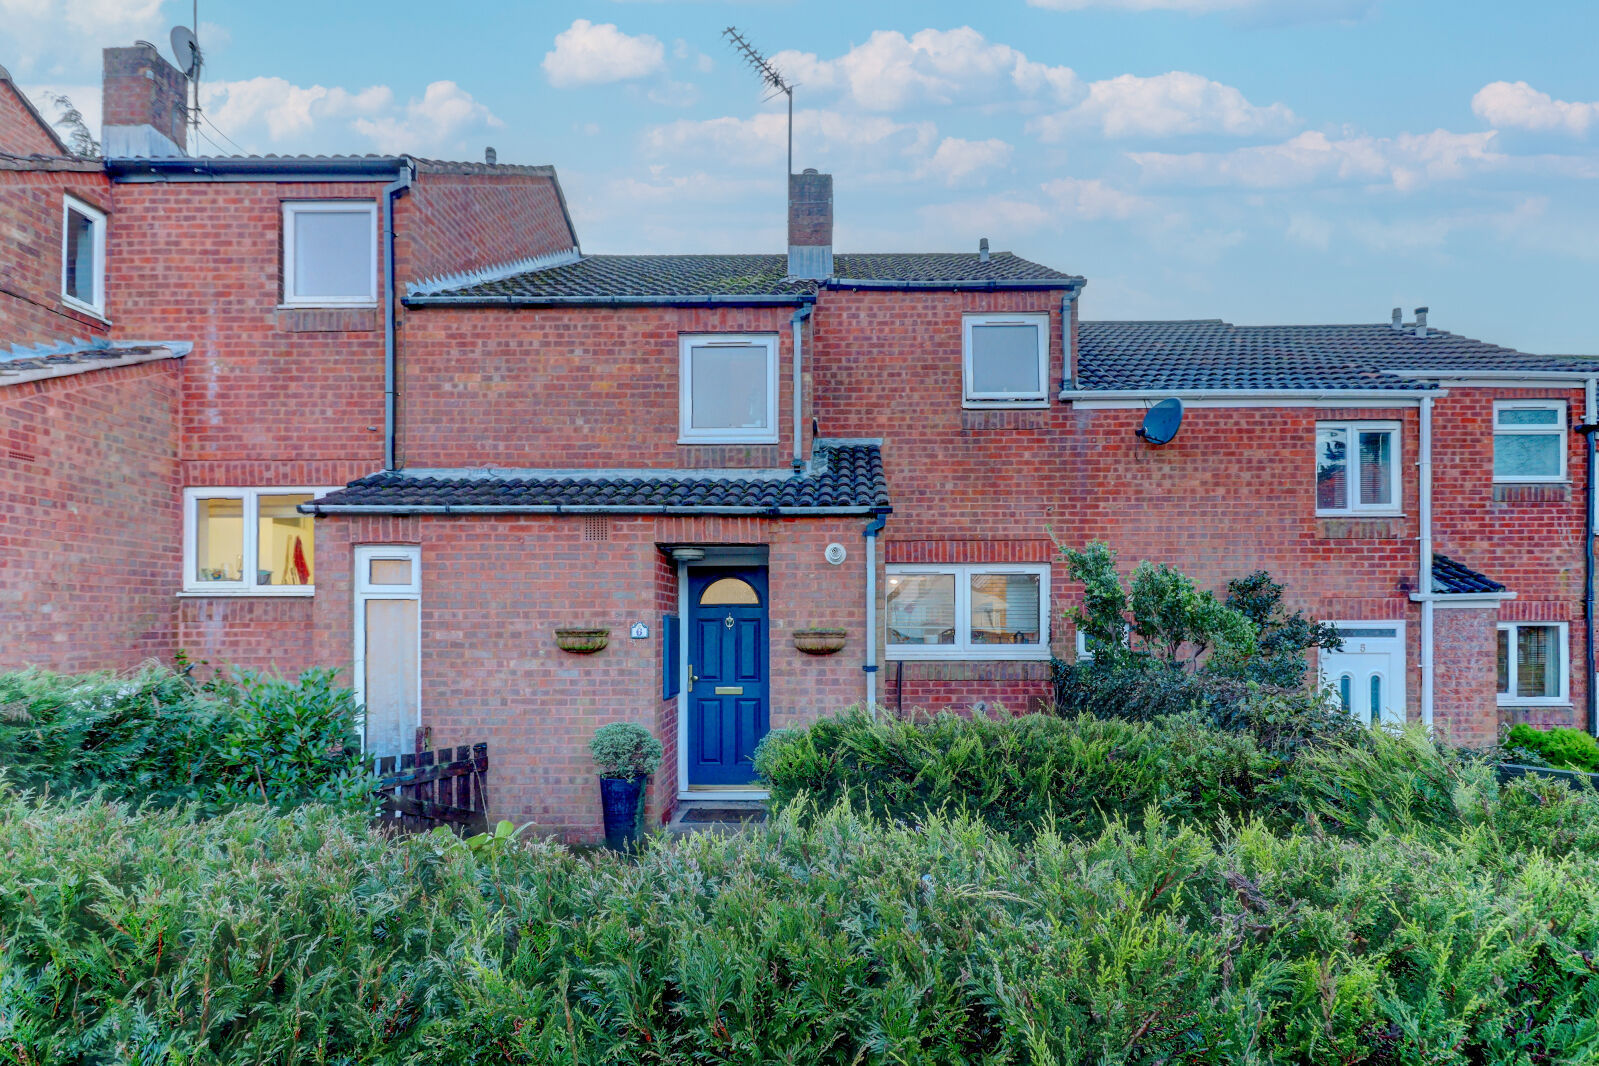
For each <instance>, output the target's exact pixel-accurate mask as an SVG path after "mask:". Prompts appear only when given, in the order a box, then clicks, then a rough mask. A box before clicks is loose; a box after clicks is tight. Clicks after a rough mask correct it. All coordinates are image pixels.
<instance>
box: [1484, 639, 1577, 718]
mask: <svg viewBox="0 0 1599 1066" xmlns="http://www.w3.org/2000/svg"><path fill="white" fill-rule="evenodd" d="M1566 640H1567V626H1566V623H1565V622H1539V623H1526V622H1522V623H1505V624H1503V625H1501V626H1500V627H1499V702H1500V703H1506V704H1529V703H1531V704H1539V703H1565V702H1567V701H1568V700H1569V699H1570V698H1571V697H1570V695H1569V694H1568V691H1569V690H1568V687H1567V686H1568V684H1569V682H1570V673H1569V671H1568V670H1567V664H1566Z"/></svg>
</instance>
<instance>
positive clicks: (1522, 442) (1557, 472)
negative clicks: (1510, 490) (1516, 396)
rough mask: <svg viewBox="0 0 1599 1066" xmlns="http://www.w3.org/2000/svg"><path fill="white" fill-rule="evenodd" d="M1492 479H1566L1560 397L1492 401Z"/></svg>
mask: <svg viewBox="0 0 1599 1066" xmlns="http://www.w3.org/2000/svg"><path fill="white" fill-rule="evenodd" d="M1494 480H1495V481H1517V482H1527V481H1564V480H1566V405H1565V403H1563V402H1562V401H1560V400H1500V401H1496V402H1495V403H1494Z"/></svg>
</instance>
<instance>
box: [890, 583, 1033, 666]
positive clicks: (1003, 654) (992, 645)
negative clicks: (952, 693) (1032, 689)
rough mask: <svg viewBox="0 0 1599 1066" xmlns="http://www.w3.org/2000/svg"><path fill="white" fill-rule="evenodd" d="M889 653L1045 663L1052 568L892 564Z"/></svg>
mask: <svg viewBox="0 0 1599 1066" xmlns="http://www.w3.org/2000/svg"><path fill="white" fill-rule="evenodd" d="M885 601H886V604H887V608H888V648H889V656H890V657H891V658H895V659H1047V658H1048V657H1049V567H1048V566H891V567H889V568H888V593H887V595H886V597H885Z"/></svg>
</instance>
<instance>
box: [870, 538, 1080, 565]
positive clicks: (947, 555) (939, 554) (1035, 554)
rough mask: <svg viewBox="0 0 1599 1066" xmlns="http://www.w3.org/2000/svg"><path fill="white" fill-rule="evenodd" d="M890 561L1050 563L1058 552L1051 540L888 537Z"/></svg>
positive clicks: (886, 542) (887, 550)
mask: <svg viewBox="0 0 1599 1066" xmlns="http://www.w3.org/2000/svg"><path fill="white" fill-rule="evenodd" d="M883 552H884V555H885V558H886V561H887V562H890V563H1048V562H1053V561H1054V559H1055V557H1056V556H1057V555H1058V554H1059V549H1057V548H1056V547H1055V542H1054V541H1051V540H998V539H996V540H955V539H948V540H889V541H885V542H884V543H883Z"/></svg>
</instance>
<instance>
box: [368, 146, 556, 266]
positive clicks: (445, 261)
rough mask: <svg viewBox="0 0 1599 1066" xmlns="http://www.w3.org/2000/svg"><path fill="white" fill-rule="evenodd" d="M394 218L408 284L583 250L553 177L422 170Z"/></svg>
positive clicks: (399, 255)
mask: <svg viewBox="0 0 1599 1066" xmlns="http://www.w3.org/2000/svg"><path fill="white" fill-rule="evenodd" d="M396 212H397V214H396V221H395V230H396V231H397V232H398V233H399V234H400V247H399V249H398V261H397V269H398V276H399V277H400V279H401V281H402V285H403V283H404V282H407V281H414V280H419V279H422V278H427V277H433V276H436V275H447V274H453V273H457V272H460V271H464V270H475V269H480V268H483V267H493V266H498V265H500V264H503V263H514V262H516V261H517V260H519V259H528V258H532V257H534V256H540V255H547V254H550V253H552V252H564V251H566V250H567V249H569V248H572V247H573V246H574V245H576V244H577V238H576V236H574V235H573V233H572V230H571V227H570V226H569V225H568V223H567V220H566V213H565V211H564V210H563V209H562V206H561V199H560V193H559V192H558V191H557V189H556V185H555V179H554V178H553V177H542V176H538V175H532V174H506V175H503V176H502V175H495V174H484V173H474V174H447V173H438V172H435V171H429V170H428V169H427V166H426V164H424V165H423V169H422V171H421V172H420V173H419V174H418V175H417V177H416V180H415V182H413V183H412V185H411V190H410V192H409V193H407V194H406V195H405V196H404V197H401V198H400V200H399V203H398V206H397V207H396Z"/></svg>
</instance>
